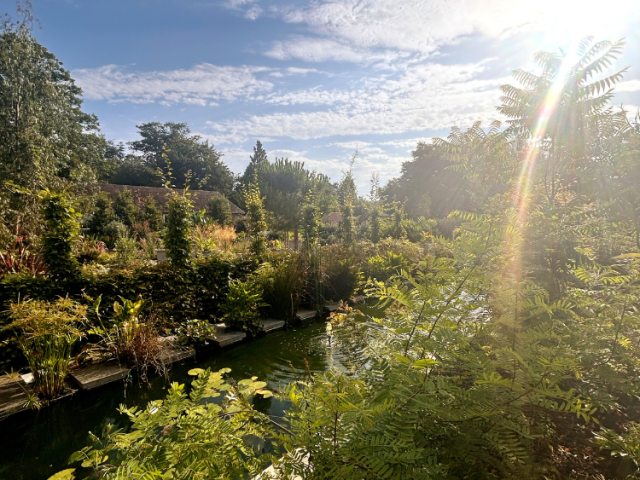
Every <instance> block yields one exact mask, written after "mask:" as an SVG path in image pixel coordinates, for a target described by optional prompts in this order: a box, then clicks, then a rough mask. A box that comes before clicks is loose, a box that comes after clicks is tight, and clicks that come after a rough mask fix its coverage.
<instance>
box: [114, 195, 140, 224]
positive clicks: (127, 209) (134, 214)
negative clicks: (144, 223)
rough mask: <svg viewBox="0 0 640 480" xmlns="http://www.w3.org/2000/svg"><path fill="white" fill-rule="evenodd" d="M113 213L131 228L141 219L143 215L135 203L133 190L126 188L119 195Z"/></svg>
mask: <svg viewBox="0 0 640 480" xmlns="http://www.w3.org/2000/svg"><path fill="white" fill-rule="evenodd" d="M113 213H114V214H115V216H116V218H117V219H118V220H120V221H121V222H122V223H124V224H125V225H126V226H127V227H129V228H131V226H132V225H133V224H134V223H136V222H137V221H138V220H140V219H141V216H142V214H141V212H140V209H139V208H138V207H137V206H136V204H135V203H134V202H133V194H132V193H131V190H129V189H128V188H125V189H124V190H122V191H121V192H120V193H118V195H117V196H116V199H115V200H114V202H113Z"/></svg>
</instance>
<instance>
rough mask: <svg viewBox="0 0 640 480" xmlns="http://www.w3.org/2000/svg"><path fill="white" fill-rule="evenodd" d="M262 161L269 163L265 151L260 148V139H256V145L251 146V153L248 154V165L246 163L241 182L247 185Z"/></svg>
mask: <svg viewBox="0 0 640 480" xmlns="http://www.w3.org/2000/svg"><path fill="white" fill-rule="evenodd" d="M264 163H269V159H268V158H267V152H266V150H265V149H264V148H262V143H261V142H260V140H257V141H256V146H255V147H253V155H250V156H249V165H247V168H246V169H245V171H244V175H242V184H243V185H248V184H249V183H251V182H252V181H253V179H254V178H255V176H256V174H257V173H258V170H259V169H260V166H261V165H262V164H264Z"/></svg>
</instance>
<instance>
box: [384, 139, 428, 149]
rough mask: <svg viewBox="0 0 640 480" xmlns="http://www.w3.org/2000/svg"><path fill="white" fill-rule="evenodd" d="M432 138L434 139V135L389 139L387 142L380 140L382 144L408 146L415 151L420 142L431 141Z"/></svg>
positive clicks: (399, 146)
mask: <svg viewBox="0 0 640 480" xmlns="http://www.w3.org/2000/svg"><path fill="white" fill-rule="evenodd" d="M431 140H433V137H416V138H407V139H404V140H389V141H387V142H380V145H389V146H391V147H397V148H408V149H409V151H413V150H415V148H416V147H417V146H418V143H420V142H424V143H429V142H431Z"/></svg>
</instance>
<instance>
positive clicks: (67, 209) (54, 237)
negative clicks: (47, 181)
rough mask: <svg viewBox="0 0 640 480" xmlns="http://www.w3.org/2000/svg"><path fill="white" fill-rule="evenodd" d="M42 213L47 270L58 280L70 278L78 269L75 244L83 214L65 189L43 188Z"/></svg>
mask: <svg viewBox="0 0 640 480" xmlns="http://www.w3.org/2000/svg"><path fill="white" fill-rule="evenodd" d="M39 198H40V202H41V204H42V216H43V218H44V220H45V222H46V230H45V234H44V249H43V256H44V261H45V263H46V264H47V271H48V273H49V276H50V277H51V278H54V279H55V280H68V279H71V278H74V277H76V276H77V274H78V273H79V264H78V260H76V258H75V257H74V256H73V246H74V243H75V242H76V240H77V239H78V234H79V233H80V226H79V225H78V217H79V216H80V214H79V213H78V212H76V211H75V209H74V208H73V207H72V206H71V202H70V201H69V199H68V198H66V196H65V195H64V194H62V193H55V192H50V191H49V190H44V191H43V192H42V193H41V194H40V195H39Z"/></svg>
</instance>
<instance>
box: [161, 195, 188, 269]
mask: <svg viewBox="0 0 640 480" xmlns="http://www.w3.org/2000/svg"><path fill="white" fill-rule="evenodd" d="M168 206H169V213H168V214H167V225H166V228H165V232H164V244H165V245H166V247H167V249H168V250H169V257H170V258H171V265H173V266H175V267H176V268H184V267H186V266H187V265H188V264H189V259H190V257H191V247H192V240H191V227H192V226H193V222H192V219H193V204H192V203H191V200H190V198H189V197H188V196H187V195H178V194H177V193H174V194H173V195H171V198H170V199H169V202H168Z"/></svg>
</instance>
